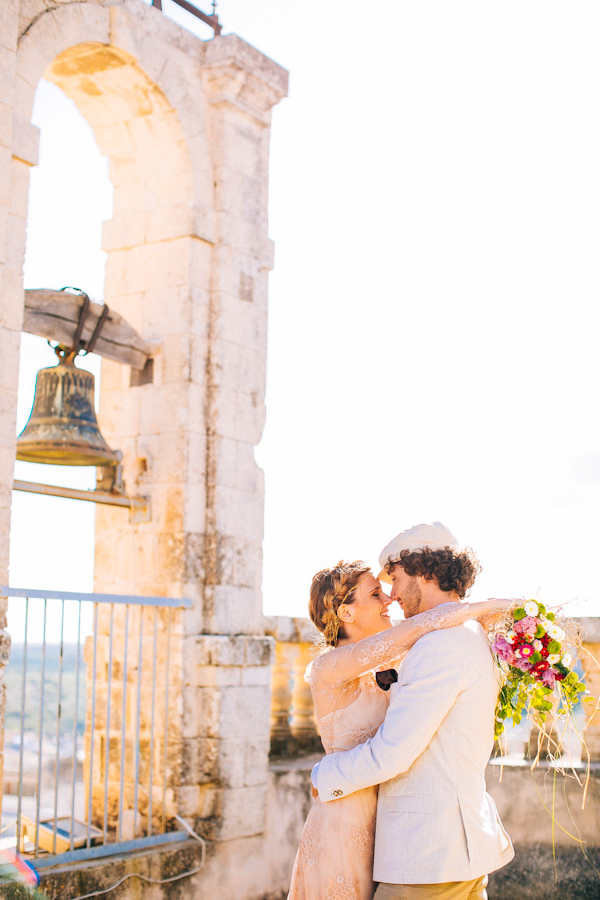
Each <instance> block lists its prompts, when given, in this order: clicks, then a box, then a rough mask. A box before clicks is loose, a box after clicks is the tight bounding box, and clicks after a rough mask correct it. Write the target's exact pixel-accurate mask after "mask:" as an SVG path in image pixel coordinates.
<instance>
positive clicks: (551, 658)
mask: <svg viewBox="0 0 600 900" xmlns="http://www.w3.org/2000/svg"><path fill="white" fill-rule="evenodd" d="M559 660H560V653H551V654H550V655H549V656H548V662H549V663H550V665H551V666H553V665H554V663H557V662H559Z"/></svg>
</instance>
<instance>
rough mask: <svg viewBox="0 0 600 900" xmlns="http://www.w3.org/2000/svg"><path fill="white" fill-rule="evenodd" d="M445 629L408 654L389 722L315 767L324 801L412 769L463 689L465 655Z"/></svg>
mask: <svg viewBox="0 0 600 900" xmlns="http://www.w3.org/2000/svg"><path fill="white" fill-rule="evenodd" d="M440 634H441V633H440V632H436V633H434V634H432V635H428V636H427V637H426V638H425V637H424V638H421V640H420V641H419V643H418V644H417V645H416V646H415V647H414V648H413V649H412V651H411V652H410V653H409V655H408V656H407V658H406V660H405V662H404V665H403V666H402V669H401V678H400V681H399V682H398V684H397V685H393V686H392V689H391V690H392V692H393V696H392V700H391V703H390V708H389V710H388V712H387V715H386V717H385V721H384V722H383V725H382V726H381V727H380V729H379V731H378V732H377V734H375V735H374V737H372V738H370V740H367V741H365V743H364V744H359V745H358V746H357V747H354V749H352V750H348V751H346V752H343V753H331V754H329V755H328V756H325V757H324V758H323V759H322V760H321V762H320V763H319V765H318V768H317V770H316V772H315V773H314V781H315V785H316V787H317V788H318V791H319V797H320V799H321V801H322V802H324V803H326V802H327V801H328V800H337V799H339V798H340V797H345V796H346V795H347V794H352V793H354V791H359V790H362V788H366V787H369V786H370V785H373V784H380V783H381V782H382V781H388V780H389V779H390V778H394V777H395V776H396V775H400V774H401V773H402V772H406V771H407V770H408V769H409V768H410V767H411V766H412V764H413V763H414V761H415V760H416V759H417V758H418V757H419V756H420V755H421V753H422V752H423V751H424V750H425V748H426V747H427V746H428V744H429V742H430V741H431V739H432V737H433V736H434V734H435V733H436V731H437V730H438V728H439V726H440V724H441V723H442V721H443V719H444V718H445V717H446V715H447V714H448V712H449V711H450V709H451V708H452V706H453V705H454V703H455V702H456V699H457V697H458V695H459V693H460V691H461V690H462V686H463V684H464V675H463V665H462V658H461V656H460V654H459V653H458V652H457V649H456V647H453V646H451V647H447V646H444V641H443V640H442V641H440V640H439V635H440Z"/></svg>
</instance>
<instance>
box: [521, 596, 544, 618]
mask: <svg viewBox="0 0 600 900" xmlns="http://www.w3.org/2000/svg"><path fill="white" fill-rule="evenodd" d="M523 609H524V610H525V612H526V613H527V615H528V616H537V615H538V614H539V611H540V608H539V606H538V605H537V603H536V602H535V600H528V601H527V603H524V604H523Z"/></svg>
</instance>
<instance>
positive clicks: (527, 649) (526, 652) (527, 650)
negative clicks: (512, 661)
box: [519, 644, 535, 659]
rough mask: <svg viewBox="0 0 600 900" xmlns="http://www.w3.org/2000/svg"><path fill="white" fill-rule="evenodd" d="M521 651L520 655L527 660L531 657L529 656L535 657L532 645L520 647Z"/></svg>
mask: <svg viewBox="0 0 600 900" xmlns="http://www.w3.org/2000/svg"><path fill="white" fill-rule="evenodd" d="M519 651H520V654H519V655H520V656H524V657H525V659H527V657H529V656H533V654H534V652H535V651H534V649H533V647H532V646H531V644H521V646H520V647H519Z"/></svg>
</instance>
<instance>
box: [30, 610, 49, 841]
mask: <svg viewBox="0 0 600 900" xmlns="http://www.w3.org/2000/svg"><path fill="white" fill-rule="evenodd" d="M47 608H48V601H47V600H44V626H43V628H44V630H43V636H42V661H41V669H40V719H39V722H40V725H39V729H40V734H39V744H38V771H37V785H36V798H35V844H34V850H33V855H34V857H37V855H38V850H39V847H40V834H39V832H40V804H41V801H42V797H41V793H42V790H41V788H42V748H43V737H44V685H45V681H46V616H47Z"/></svg>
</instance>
